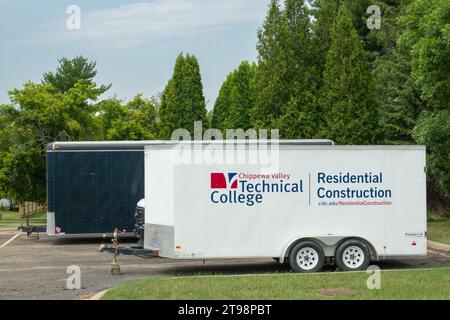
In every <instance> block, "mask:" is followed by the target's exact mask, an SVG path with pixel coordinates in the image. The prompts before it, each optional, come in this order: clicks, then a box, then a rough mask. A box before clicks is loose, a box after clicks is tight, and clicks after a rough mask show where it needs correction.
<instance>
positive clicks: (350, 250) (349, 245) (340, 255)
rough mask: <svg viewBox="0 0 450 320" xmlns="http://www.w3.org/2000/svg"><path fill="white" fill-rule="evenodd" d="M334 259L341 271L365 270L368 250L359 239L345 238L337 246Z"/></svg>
mask: <svg viewBox="0 0 450 320" xmlns="http://www.w3.org/2000/svg"><path fill="white" fill-rule="evenodd" d="M335 259H336V265H337V266H338V268H339V269H340V270H342V271H358V270H366V269H367V267H368V266H369V263H370V250H369V248H368V247H367V245H366V244H365V243H364V242H362V241H360V240H356V239H353V240H347V241H344V242H343V243H342V244H341V245H340V246H339V247H338V248H337V250H336V255H335Z"/></svg>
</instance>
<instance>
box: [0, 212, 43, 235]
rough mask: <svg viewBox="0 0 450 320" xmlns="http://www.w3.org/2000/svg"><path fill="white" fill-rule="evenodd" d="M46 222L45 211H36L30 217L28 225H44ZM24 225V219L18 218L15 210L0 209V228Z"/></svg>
mask: <svg viewBox="0 0 450 320" xmlns="http://www.w3.org/2000/svg"><path fill="white" fill-rule="evenodd" d="M46 223H47V213H46V212H38V213H35V214H33V215H32V216H31V217H30V225H35V226H37V225H45V224H46ZM22 224H23V225H26V220H25V219H23V220H22V219H20V215H19V212H17V211H8V210H6V211H4V210H0V230H1V229H17V227H19V226H20V225H22Z"/></svg>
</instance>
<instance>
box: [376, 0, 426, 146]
mask: <svg viewBox="0 0 450 320" xmlns="http://www.w3.org/2000/svg"><path fill="white" fill-rule="evenodd" d="M410 2H411V0H390V1H376V2H375V4H377V5H379V6H380V8H381V10H382V24H381V29H380V30H372V31H371V32H370V33H369V35H368V39H369V41H370V42H371V46H372V47H373V48H376V52H377V57H376V60H375V63H374V66H375V68H374V72H373V74H374V82H375V97H376V100H377V103H378V105H379V107H380V128H381V131H382V132H381V134H382V137H383V143H385V144H403V143H412V142H413V138H412V129H413V128H414V126H415V125H416V123H417V119H418V117H419V115H420V113H421V111H422V110H423V108H424V102H423V101H422V99H421V98H420V91H419V90H418V88H417V85H416V84H415V82H414V80H413V79H412V78H411V61H410V60H411V56H410V52H409V51H408V50H402V49H400V48H398V47H397V45H396V44H397V41H398V36H399V35H400V34H401V32H402V30H403V28H402V27H401V25H400V24H399V22H398V20H399V17H401V16H402V15H403V14H404V12H405V10H406V8H407V6H408V4H409V3H410Z"/></svg>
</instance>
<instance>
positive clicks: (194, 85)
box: [159, 54, 206, 139]
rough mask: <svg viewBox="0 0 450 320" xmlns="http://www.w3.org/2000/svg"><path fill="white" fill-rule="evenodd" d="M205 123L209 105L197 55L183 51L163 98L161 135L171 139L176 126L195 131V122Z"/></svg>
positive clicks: (163, 137)
mask: <svg viewBox="0 0 450 320" xmlns="http://www.w3.org/2000/svg"><path fill="white" fill-rule="evenodd" d="M195 121H202V122H203V123H206V104H205V98H204V96H203V85H202V79H201V75H200V67H199V64H198V61H197V58H196V57H195V56H193V55H189V54H187V55H186V57H184V56H183V54H180V55H179V56H178V58H177V60H176V62H175V68H174V71H173V75H172V78H171V79H170V80H169V83H168V84H167V86H166V88H165V89H164V92H163V94H162V97H161V106H160V127H159V130H160V131H159V134H160V137H161V138H162V139H170V138H171V136H172V132H173V131H174V130H175V129H178V128H183V129H186V130H188V131H189V132H191V134H193V131H194V122H195Z"/></svg>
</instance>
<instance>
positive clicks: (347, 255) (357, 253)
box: [342, 246, 365, 269]
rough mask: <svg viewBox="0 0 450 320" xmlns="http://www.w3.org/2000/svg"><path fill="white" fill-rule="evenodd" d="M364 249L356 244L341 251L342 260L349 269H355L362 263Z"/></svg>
mask: <svg viewBox="0 0 450 320" xmlns="http://www.w3.org/2000/svg"><path fill="white" fill-rule="evenodd" d="M364 259H365V256H364V251H363V250H362V249H361V248H360V247H357V246H350V247H348V248H346V249H345V250H344V252H343V253H342V260H343V261H344V264H345V266H346V267H348V268H350V269H357V268H359V267H361V266H362V265H363V263H364Z"/></svg>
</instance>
